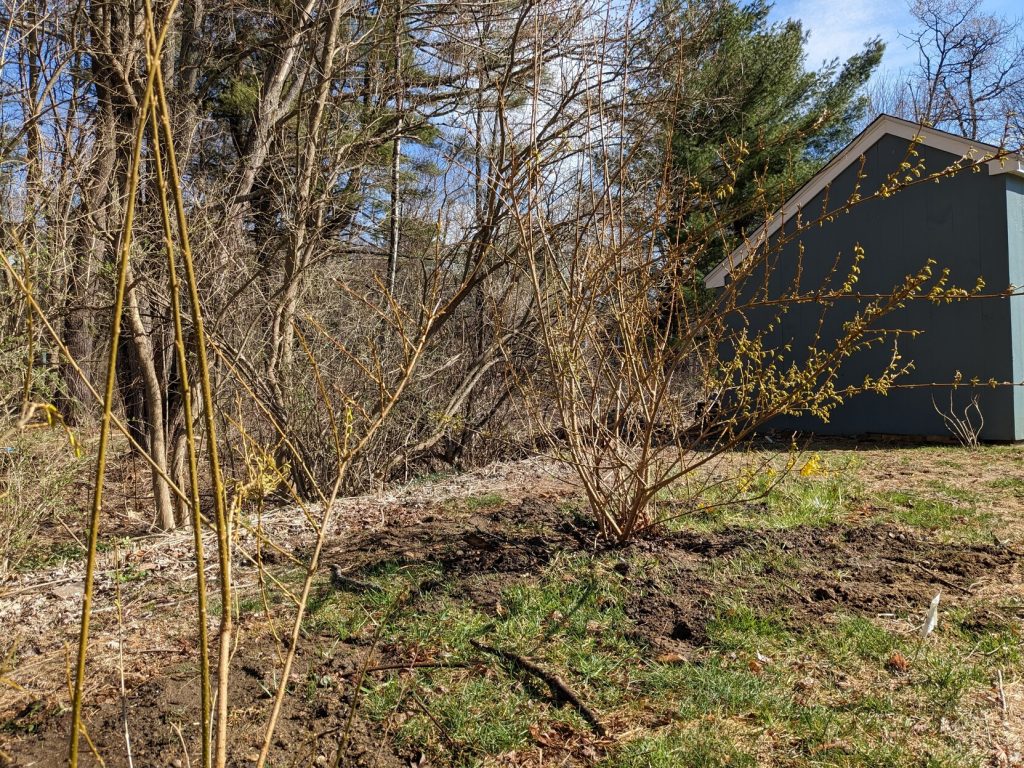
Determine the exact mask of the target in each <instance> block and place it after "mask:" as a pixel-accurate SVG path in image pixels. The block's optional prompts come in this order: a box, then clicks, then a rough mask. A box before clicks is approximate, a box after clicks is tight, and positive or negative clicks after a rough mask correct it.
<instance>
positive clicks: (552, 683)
mask: <svg viewBox="0 0 1024 768" xmlns="http://www.w3.org/2000/svg"><path fill="white" fill-rule="evenodd" d="M469 642H470V644H471V645H472V646H473V647H474V648H476V649H477V650H478V651H482V652H484V653H488V654H490V655H491V656H497V657H498V658H499V659H501V660H502V661H505V662H508V663H509V664H511V665H512V666H514V667H517V668H519V669H521V670H522V671H524V672H527V673H529V674H531V675H533V676H534V677H536V678H538V679H540V680H542V681H544V682H545V683H546V684H547V686H548V688H550V689H551V694H552V696H554V697H555V699H557V700H558V701H564V702H568V703H569V704H571V705H572V707H573V709H575V710H576V711H577V712H578V713H579V715H580V717H582V718H583V719H584V720H586V721H587V723H588V724H589V725H590V727H591V729H593V731H594V733H596V734H597V735H598V736H605V735H607V732H606V731H605V729H604V726H603V725H601V721H600V720H599V719H598V717H597V715H596V714H594V712H593V710H591V709H590V708H589V707H588V706H587V705H586V704H584V703H583V701H582V700H581V699H580V697H579V696H578V695H577V694H576V692H575V691H573V690H572V688H570V687H569V686H568V685H567V684H566V682H565V681H564V680H562V678H560V677H559V676H558V675H556V674H554V673H552V672H548V671H547V670H546V669H543V668H542V667H540V666H538V665H537V664H536V663H535V662H532V661H530V660H529V659H527V658H526V657H524V656H520V655H519V654H518V653H512V652H511V651H503V650H501V649H500V648H494V647H493V646H490V645H484V644H483V643H481V642H480V641H479V640H470V641H469Z"/></svg>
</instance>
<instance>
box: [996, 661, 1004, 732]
mask: <svg viewBox="0 0 1024 768" xmlns="http://www.w3.org/2000/svg"><path fill="white" fill-rule="evenodd" d="M996 673H997V680H998V681H999V708H1000V709H1001V710H1002V711H1003V719H1004V720H1005V719H1006V692H1005V691H1004V690H1003V670H1001V669H998V670H996Z"/></svg>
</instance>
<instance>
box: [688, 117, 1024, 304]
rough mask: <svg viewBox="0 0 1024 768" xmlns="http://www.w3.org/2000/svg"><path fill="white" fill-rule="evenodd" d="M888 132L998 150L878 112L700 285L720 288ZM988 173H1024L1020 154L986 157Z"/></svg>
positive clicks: (968, 150) (965, 148)
mask: <svg viewBox="0 0 1024 768" xmlns="http://www.w3.org/2000/svg"><path fill="white" fill-rule="evenodd" d="M886 135H891V136H897V137H899V138H903V139H906V140H907V141H908V142H911V141H914V140H916V141H918V142H919V143H920V144H923V145H924V146H926V147H932V148H934V149H938V150H941V151H943V152H948V153H950V154H951V155H956V156H957V157H967V158H974V157H984V156H985V155H992V154H995V153H996V152H999V151H1000V150H999V148H998V147H994V146H992V145H990V144H984V143H982V142H978V141H971V140H970V139H965V138H963V137H962V136H957V135H956V134H952V133H946V132H945V131H939V130H936V129H934V128H928V127H926V126H922V125H919V124H917V123H911V122H909V121H907V120H901V119H900V118H898V117H893V116H892V115H879V116H878V117H877V118H876V119H875V120H874V121H872V123H871V125H869V126H868V127H867V128H865V129H864V130H863V131H861V133H860V134H859V135H858V136H857V138H855V139H854V140H853V141H851V142H850V143H849V144H848V145H847V146H846V147H845V148H844V149H842V150H840V151H839V152H838V153H837V154H836V155H835V157H833V158H832V159H831V160H829V162H828V163H827V164H826V165H825V167H824V168H822V169H821V170H820V171H818V173H816V174H815V175H814V176H813V177H812V178H811V179H810V181H808V182H807V183H806V184H804V185H803V186H802V187H801V188H800V189H799V190H798V191H797V192H796V194H794V195H793V196H792V197H791V198H789V200H787V201H786V202H785V204H784V205H783V206H782V208H781V209H780V210H778V211H777V212H776V213H775V215H773V216H772V217H771V218H770V219H769V220H768V221H767V222H765V223H764V224H762V225H761V226H760V227H758V229H757V230H756V231H755V232H754V233H753V234H752V235H751V236H750V237H749V238H747V241H746V242H745V243H744V244H743V245H741V246H740V247H739V248H737V249H736V250H735V251H733V252H732V253H731V254H729V256H727V257H726V258H725V259H723V260H722V261H721V262H719V264H718V266H716V267H715V268H714V269H712V270H711V272H709V273H708V275H707V277H705V278H704V285H705V286H707V287H708V288H721V287H722V286H723V285H725V279H726V277H727V276H728V274H729V273H730V272H731V271H732V269H733V267H735V266H737V265H739V264H740V263H741V262H742V261H743V260H744V259H745V258H746V257H747V254H748V253H749V251H750V250H751V249H755V250H756V249H757V248H758V247H759V246H761V245H762V244H763V243H764V242H765V241H766V240H767V239H768V238H769V237H771V236H772V235H773V234H774V233H775V232H776V231H777V230H778V229H779V227H780V226H782V223H783V222H785V221H789V220H790V219H792V218H793V217H794V216H796V214H797V212H798V211H799V210H800V209H801V208H803V207H804V206H805V205H807V204H808V203H809V202H811V201H812V200H813V199H814V198H815V197H817V195H818V193H820V192H821V191H822V190H823V189H825V187H827V186H828V185H829V184H831V183H832V182H833V181H834V180H835V179H836V177H837V176H839V174H840V173H842V172H843V171H845V170H846V168H847V167H848V166H849V165H850V162H851V161H852V160H853V159H854V158H858V157H860V156H861V155H863V154H864V153H865V152H867V150H868V149H870V148H871V147H872V146H873V145H874V144H876V143H877V142H878V141H879V139H881V138H882V137H883V136H886ZM988 172H989V174H990V175H993V176H994V175H997V174H1001V173H1012V174H1015V175H1021V176H1024V158H1022V157H1021V156H1019V155H1013V156H1011V157H1007V158H1003V159H1001V160H990V161H989V162H988Z"/></svg>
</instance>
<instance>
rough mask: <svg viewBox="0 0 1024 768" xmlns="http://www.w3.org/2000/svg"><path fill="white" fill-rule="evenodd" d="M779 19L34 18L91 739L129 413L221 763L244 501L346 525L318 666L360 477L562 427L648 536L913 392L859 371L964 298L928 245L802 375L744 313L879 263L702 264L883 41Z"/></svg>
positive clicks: (7, 230)
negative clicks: (859, 413) (854, 416)
mask: <svg viewBox="0 0 1024 768" xmlns="http://www.w3.org/2000/svg"><path fill="white" fill-rule="evenodd" d="M766 16H767V9H766V8H765V7H764V6H763V5H759V4H755V5H753V6H749V7H739V6H735V5H733V4H731V3H729V2H718V1H717V0H709V2H699V3H687V4H681V5H678V6H672V4H656V5H654V6H651V7H648V6H643V5H640V4H637V5H629V6H623V7H620V6H617V5H615V4H612V5H608V4H604V3H580V2H575V1H569V0H543V1H541V2H528V3H521V2H500V1H499V2H492V3H487V4H472V3H448V4H430V5H422V4H407V3H401V2H399V3H394V4H387V3H385V4H383V5H381V4H376V3H362V2H348V1H347V0H336V1H335V2H318V1H317V0H309V1H308V2H305V3H295V4H264V3H256V4H247V5H243V4H238V3H232V2H218V3H213V4H209V5H204V4H202V3H196V2H189V3H182V4H180V5H179V3H178V2H176V0H172V1H171V2H170V3H163V4H159V5H157V6H151V5H150V3H149V0H145V2H135V1H134V0H125V1H124V2H104V3H98V2H96V3H94V2H87V3H84V4H82V3H78V4H68V5H65V4H64V3H62V2H59V1H58V2H35V0H32V1H29V2H24V3H21V4H20V5H19V6H18V8H17V9H15V10H13V11H10V12H9V13H8V15H7V16H6V18H5V22H6V31H7V38H6V39H7V41H8V43H7V44H6V45H5V48H4V55H5V59H4V67H3V72H4V77H5V78H11V77H12V75H11V73H17V74H16V76H14V77H13V78H12V79H11V80H10V82H9V83H8V84H9V85H10V86H11V88H10V90H9V91H8V92H7V93H5V94H4V95H3V98H4V99H5V110H4V113H3V114H4V119H5V120H7V119H8V117H9V116H11V115H17V120H16V122H14V123H13V124H12V123H8V124H6V125H5V126H4V129H5V132H4V136H3V142H4V144H3V149H4V161H5V165H4V174H5V176H4V183H5V185H6V187H5V190H6V194H5V197H4V208H5V209H4V212H3V215H4V222H3V258H2V266H3V271H2V274H3V275H4V277H3V283H2V284H0V290H2V291H3V297H4V298H3V304H2V308H0V327H2V328H3V333H4V335H3V339H2V343H0V375H2V376H3V382H4V388H3V390H2V391H0V407H2V409H3V412H4V413H5V414H6V415H7V416H8V417H9V420H10V425H11V426H10V430H11V432H10V433H8V432H6V431H5V432H3V433H0V434H3V435H4V436H5V438H4V439H5V441H6V439H7V438H6V435H7V434H14V433H15V432H17V431H19V430H21V429H23V428H25V427H27V426H31V425H34V424H40V423H44V422H46V423H52V424H54V425H55V426H58V427H63V428H66V429H67V430H68V433H69V434H71V435H75V434H80V433H83V432H88V433H89V434H91V435H96V434H98V446H97V451H96V456H95V457H94V459H95V477H94V482H93V486H92V503H91V516H90V528H89V536H88V540H87V541H88V574H87V577H86V582H87V584H86V592H85V595H86V599H85V605H84V609H83V623H82V634H81V645H80V655H79V659H78V664H77V670H76V680H75V686H74V718H73V719H74V723H75V727H74V728H73V734H74V735H73V738H72V753H71V754H72V764H74V763H75V762H76V760H77V756H78V754H79V749H80V742H79V734H80V730H79V727H78V725H79V723H80V715H81V708H82V696H83V690H84V687H83V682H84V676H85V670H86V649H87V648H88V642H87V641H88V635H89V617H90V611H91V606H92V603H91V600H92V592H91V588H90V585H91V580H92V574H93V566H94V562H95V553H96V544H97V536H98V530H99V527H100V525H101V521H102V513H103V509H104V487H103V481H104V477H105V469H106V457H107V453H108V449H109V445H110V436H111V435H112V434H114V433H121V434H123V435H124V436H125V438H126V439H127V440H128V441H129V442H130V443H131V445H132V446H133V448H134V450H135V451H136V453H137V455H138V456H139V457H140V459H141V460H142V461H144V463H145V466H146V467H147V471H148V472H149V475H150V478H151V482H150V485H151V489H152V499H153V501H152V507H151V508H149V509H145V510H138V512H139V514H145V515H151V516H152V519H153V521H154V523H155V524H156V525H157V526H159V527H161V528H165V529H168V528H173V527H175V526H179V525H191V526H192V527H193V529H194V531H195V548H196V555H197V574H198V575H199V577H200V578H198V579H197V584H198V586H197V593H196V597H197V601H196V602H197V606H198V615H197V619H196V621H197V634H198V636H199V647H200V649H201V659H200V666H201V669H202V680H203V681H204V685H203V686H202V702H201V705H200V708H201V713H202V722H203V727H202V729H201V730H202V733H203V734H204V737H203V739H202V741H203V748H202V754H203V764H204V765H206V764H211V763H216V764H218V765H224V764H225V763H226V761H227V754H228V750H229V745H230V740H229V734H228V733H227V725H228V718H227V706H228V696H227V680H228V668H227V666H226V665H227V662H228V659H229V656H230V648H231V638H232V626H231V612H230V611H224V612H222V615H221V616H220V617H219V623H218V624H217V625H216V626H215V627H213V626H211V624H210V621H209V618H210V617H209V616H208V615H207V610H206V600H207V598H206V593H205V588H206V577H205V576H204V570H203V569H204V559H205V557H206V556H207V554H209V556H210V557H215V558H216V560H217V571H218V575H219V577H218V579H217V580H216V588H217V589H218V590H219V593H220V594H219V601H220V604H221V605H225V606H227V605H231V602H232V594H231V585H232V579H231V563H232V561H233V557H234V556H235V555H236V554H237V553H235V552H233V545H232V540H233V539H232V530H233V527H234V526H241V525H247V524H248V523H247V520H246V517H245V515H243V514H241V512H242V510H244V509H245V508H246V505H247V504H250V503H251V502H253V501H254V500H261V499H263V498H264V497H266V496H268V495H269V494H277V495H278V496H279V497H280V498H282V499H284V500H288V501H290V502H292V503H295V504H298V505H301V506H302V507H303V509H304V510H305V511H307V513H308V520H309V524H310V526H311V528H312V529H313V530H314V531H315V532H316V533H317V544H316V547H315V548H314V550H313V553H312V555H311V556H310V558H309V559H308V561H307V562H306V563H305V564H304V565H305V568H306V576H305V579H304V583H303V585H302V587H301V589H299V590H298V591H296V592H295V593H289V594H290V596H291V599H292V600H293V602H294V609H295V613H294V617H293V622H292V625H291V626H292V631H291V635H292V637H291V641H290V642H285V643H284V644H283V647H282V669H281V670H280V671H279V674H278V675H277V676H276V679H288V675H289V670H290V667H291V664H292V661H293V658H294V653H295V649H296V647H297V643H296V639H297V637H298V633H299V631H300V627H301V623H302V620H303V615H304V611H305V607H306V604H307V601H308V597H309V593H310V589H311V586H312V584H313V580H314V577H315V575H316V573H317V571H318V569H319V567H320V563H319V557H320V552H321V549H322V546H323V543H324V536H325V532H326V531H327V530H329V528H330V516H331V514H332V510H333V505H332V502H333V500H334V499H335V498H337V497H338V495H339V494H344V493H349V492H352V491H356V490H359V489H365V488H368V487H373V486H375V485H377V484H379V483H383V482H388V481H391V480H394V479H398V478H402V477H407V476H408V475H409V474H410V473H413V472H416V471H419V470H421V469H423V468H425V467H429V466H432V465H439V464H444V465H449V466H465V465H467V464H471V463H479V462H485V461H488V460H491V459H493V458H496V457H502V456H509V455H516V454H519V453H522V452H524V451H530V450H534V449H536V448H537V447H539V446H545V447H551V448H553V449H554V450H555V451H556V452H557V453H558V454H559V455H561V456H562V457H563V458H565V460H566V461H568V462H569V463H570V464H571V465H572V466H573V468H574V469H575V470H576V471H577V473H578V476H579V478H580V481H581V483H582V485H583V488H584V489H585V492H586V494H587V497H588V498H589V500H590V502H591V506H592V509H593V511H594V513H595V515H596V516H597V519H598V522H599V525H600V528H601V530H602V532H603V534H604V535H605V536H606V537H607V538H609V539H612V540H619V541H623V540H627V539H629V538H630V537H631V536H632V535H634V534H635V533H636V532H637V531H639V530H641V529H643V528H644V527H647V526H649V525H651V524H653V523H655V522H656V518H655V517H654V516H652V514H651V503H652V501H653V500H654V498H655V496H656V495H657V494H658V493H659V492H660V491H661V490H662V489H664V488H665V487H666V486H667V485H669V484H671V483H673V482H675V481H676V480H678V479H679V478H680V477H682V476H684V475H686V474H687V473H690V472H692V470H694V469H696V468H697V467H699V466H701V465H702V464H704V463H706V462H707V461H709V460H710V459H711V458H713V457H714V456H715V455H716V454H717V453H720V452H721V451H724V450H727V449H728V448H730V447H732V446H734V445H736V444H737V443H739V442H741V441H743V440H744V439H746V438H747V437H748V436H749V435H750V434H751V433H752V432H753V430H755V429H757V428H758V427H759V426H760V425H761V424H763V423H764V422H765V421H766V420H768V419H770V418H771V417H772V416H774V415H777V414H779V413H783V412H786V413H795V412H805V411H813V412H816V413H819V414H823V413H827V412H828V410H829V409H831V408H832V407H834V406H835V405H836V404H837V403H838V402H839V399H840V398H841V397H848V396H850V395H853V394H856V392H857V391H861V390H864V389H872V388H880V387H883V386H889V385H890V384H891V381H892V379H893V377H895V376H896V375H898V374H899V373H900V371H901V365H900V364H899V362H898V358H896V357H894V358H893V362H892V364H891V365H890V366H888V367H886V368H884V369H882V370H879V371H878V372H877V376H876V378H875V379H873V383H872V381H868V382H865V384H864V385H863V386H859V387H855V388H851V389H846V390H843V391H836V390H835V389H834V388H833V387H832V386H830V382H834V381H835V376H836V372H837V371H838V369H839V367H840V366H841V364H842V362H843V360H845V359H846V358H847V357H848V356H849V355H850V354H852V353H853V352H855V351H856V350H857V349H858V348H860V347H861V346H862V345H864V344H866V343H869V342H870V343H882V344H892V343H893V342H894V339H895V338H896V337H897V336H898V335H899V333H900V331H896V330H893V329H886V330H880V329H881V328H882V327H883V325H884V323H883V322H882V321H883V319H884V318H885V316H886V315H887V314H888V313H889V312H891V311H892V310H893V309H894V308H896V307H898V306H899V305H900V303H901V302H905V301H909V300H913V299H918V298H925V297H927V296H929V295H930V294H931V293H932V292H933V290H934V289H935V286H936V285H938V286H939V288H940V294H941V292H942V291H943V290H946V288H947V287H946V286H945V285H944V281H943V278H942V277H941V275H939V274H934V275H933V272H932V268H931V266H930V265H921V269H920V270H919V271H917V272H915V273H913V274H911V275H908V276H907V278H906V280H905V281H904V282H903V283H901V284H900V285H896V286H893V290H892V293H891V295H889V296H887V297H885V298H882V299H877V300H874V301H869V302H866V303H865V304H864V306H863V307H861V308H860V310H859V312H858V314H857V316H856V319H855V321H854V322H851V323H849V324H848V325H847V326H846V330H845V331H844V332H843V334H842V335H841V337H840V338H838V339H837V340H834V341H833V342H829V344H828V345H827V346H826V347H823V348H821V349H815V350H812V351H811V352H810V357H809V359H811V360H813V364H811V365H807V366H805V367H803V368H801V369H800V370H793V369H784V368H780V367H779V366H778V365H776V359H777V358H776V357H775V350H773V349H771V348H770V347H769V346H768V345H767V342H766V339H765V337H764V334H763V332H750V333H748V331H747V329H746V325H745V321H744V318H745V317H747V315H748V313H749V312H750V311H751V310H754V309H758V308H761V309H764V308H765V307H769V309H770V311H771V312H779V313H782V312H784V311H785V310H784V306H785V304H786V303H787V302H789V303H792V302H807V301H812V300H813V301H818V302H825V303H827V301H828V299H829V298H832V297H837V296H840V295H843V294H845V293H849V291H850V288H849V286H850V284H851V280H854V281H855V278H856V272H851V273H849V274H845V273H844V274H838V275H830V277H829V279H828V281H827V283H826V284H824V285H821V286H815V287H814V288H813V290H809V289H808V288H807V287H806V286H803V287H801V286H799V285H794V286H793V287H792V289H791V290H790V291H788V292H786V293H785V295H784V296H782V297H766V296H760V295H758V294H757V293H756V292H751V291H749V290H743V288H742V286H743V285H744V280H743V277H744V275H746V274H752V273H753V272H755V271H756V270H757V269H758V268H759V267H763V266H764V264H766V263H768V261H767V260H769V259H770V258H771V255H772V254H773V253H774V252H776V251H777V249H778V248H780V247H781V246H782V245H783V243H780V242H774V243H759V244H757V246H758V247H757V248H755V249H754V250H755V254H754V256H752V257H751V258H749V259H748V260H747V261H746V262H744V264H743V266H742V267H741V268H738V269H737V270H736V274H735V276H734V277H735V279H734V280H733V282H732V283H731V284H730V286H729V287H727V288H726V289H725V290H723V291H722V292H720V293H718V294H716V295H710V294H708V293H707V292H706V291H705V290H704V287H703V276H704V274H705V273H706V271H707V270H708V269H709V268H710V267H711V266H712V265H713V264H714V263H716V262H717V261H718V260H719V259H720V258H722V257H723V255H724V254H726V253H728V252H729V250H730V249H731V247H732V246H734V245H737V244H738V243H740V242H741V241H742V238H743V233H744V231H746V229H747V228H748V227H749V226H750V225H752V224H755V223H757V222H758V221H759V220H763V219H764V218H765V217H766V216H768V215H770V212H771V211H772V210H774V208H775V207H776V206H777V204H778V202H779V201H780V199H781V198H782V197H784V196H785V194H786V193H787V192H789V191H790V190H792V189H793V188H794V187H795V186H796V185H799V184H800V183H801V182H802V181H804V180H805V179H806V178H807V177H808V175H809V174H811V173H812V172H813V171H814V169H815V168H816V167H817V166H818V165H819V164H820V163H821V161H822V160H823V159H824V158H825V157H826V156H827V154H828V152H829V151H830V150H831V149H834V148H836V147H837V146H840V145H841V144H842V143H843V142H845V141H846V140H847V139H848V138H849V136H850V135H851V134H852V132H853V131H854V129H855V128H856V126H857V124H858V121H859V120H861V119H862V117H863V115H864V110H865V108H866V103H865V101H864V99H863V97H862V95H861V91H862V88H863V86H864V84H865V83H866V81H867V79H868V77H869V76H870V74H871V72H872V71H873V69H874V67H875V66H876V65H877V63H878V60H879V57H880V55H881V46H880V45H879V44H878V43H872V44H870V45H868V46H867V47H866V49H865V51H864V52H863V53H862V54H860V55H858V56H856V57H854V58H852V59H850V60H849V61H848V62H846V63H845V64H843V65H842V66H840V65H839V64H832V65H829V66H826V67H825V68H824V69H822V70H820V71H806V70H805V69H804V65H803V60H802V56H803V37H802V34H801V30H800V28H799V26H798V25H796V24H788V25H780V26H774V27H772V26H769V25H768V24H767V22H766ZM757 73H760V74H761V75H763V77H761V76H756V75H757ZM981 159H982V158H977V159H976V160H972V162H977V161H980V160H981ZM962 167H963V166H962V165H958V166H957V167H955V168H950V169H942V170H938V169H936V170H933V171H930V172H929V176H931V177H932V178H935V177H939V176H942V175H945V174H948V173H954V172H957V171H959V170H961V169H962ZM921 181H922V179H911V178H910V177H907V178H906V179H904V178H903V177H900V178H898V179H895V180H893V181H892V183H891V184H890V185H889V189H888V190H887V193H890V192H892V191H896V190H898V188H899V187H900V186H905V185H909V184H913V183H920V182H921ZM874 192H875V191H874V190H866V191H864V192H863V194H862V195H861V197H862V198H863V199H867V198H869V197H870V196H871V195H872V194H873V193H874ZM854 204H856V201H855V200H852V199H851V200H848V201H836V202H835V205H834V207H833V208H832V209H830V210H828V211H823V212H821V218H822V219H824V218H825V217H827V216H833V215H837V214H840V213H842V212H843V211H844V210H846V209H848V208H849V207H850V206H852V205H854ZM806 224H807V226H812V225H813V224H814V221H811V220H808V221H807V222H806ZM851 247H852V244H851ZM856 263H857V264H858V265H859V261H857V262H856ZM858 269H859V267H858ZM723 352H724V353H725V354H723ZM709 403H719V404H728V407H716V408H708V407H707V404H709ZM697 449H699V450H697ZM0 460H2V459H0ZM226 466H230V467H233V469H232V470H231V471H226V470H225V467H226ZM8 477H9V478H10V479H8V480H4V481H3V482H4V486H3V490H4V492H5V493H6V494H8V495H9V494H10V493H16V494H17V493H21V490H20V489H21V488H22V487H23V486H22V483H21V481H20V480H19V479H18V476H17V474H16V473H14V474H10V475H9V476H8ZM33 503H35V502H33ZM204 529H206V530H209V531H212V532H213V534H215V535H214V541H215V544H214V551H212V552H210V553H205V552H204V551H203V550H204V540H203V538H202V535H201V533H202V531H203V530H204ZM0 535H2V536H4V537H6V540H7V542H8V544H7V546H10V542H11V541H13V540H14V539H12V536H11V534H9V533H4V532H3V531H0ZM211 588H213V587H211ZM214 641H216V644H217V645H218V648H217V649H216V650H215V649H214V648H213V646H214V644H215V643H214ZM214 663H217V664H219V665H220V666H219V669H218V672H217V674H216V675H214V674H213V673H212V669H211V667H212V665H213V664H214ZM214 685H216V687H217V691H216V694H215V693H214V691H213V690H212V686H214ZM285 695H286V687H285V686H281V687H280V688H279V690H278V691H277V692H276V699H275V704H274V708H273V714H272V716H271V719H270V722H269V723H268V726H267V731H266V741H265V744H264V748H263V751H262V754H261V756H260V765H262V764H263V763H264V762H265V760H266V758H267V754H268V750H269V748H270V745H271V743H272V735H273V732H274V727H275V722H276V720H277V717H278V715H279V713H280V710H281V705H282V701H283V698H284V696H285ZM215 704H216V707H215V706H214V705H215ZM214 709H216V712H214Z"/></svg>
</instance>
